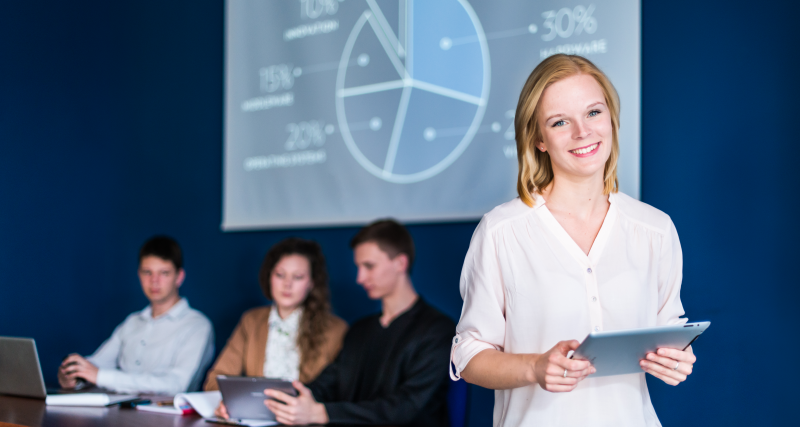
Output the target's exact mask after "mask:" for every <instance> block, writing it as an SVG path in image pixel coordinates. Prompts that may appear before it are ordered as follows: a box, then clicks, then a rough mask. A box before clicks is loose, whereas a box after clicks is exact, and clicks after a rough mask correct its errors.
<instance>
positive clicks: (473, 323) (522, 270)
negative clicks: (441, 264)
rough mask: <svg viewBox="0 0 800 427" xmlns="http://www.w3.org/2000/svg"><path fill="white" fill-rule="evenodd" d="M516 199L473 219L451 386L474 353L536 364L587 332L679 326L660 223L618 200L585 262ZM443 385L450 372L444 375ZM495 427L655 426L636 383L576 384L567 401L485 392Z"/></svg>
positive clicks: (671, 235) (540, 209)
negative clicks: (527, 358)
mask: <svg viewBox="0 0 800 427" xmlns="http://www.w3.org/2000/svg"><path fill="white" fill-rule="evenodd" d="M536 200H537V203H536V205H535V206H534V207H533V208H531V207H528V206H526V205H525V204H524V203H523V202H522V201H521V200H520V199H514V200H512V201H510V202H508V203H505V204H502V205H500V206H498V207H496V208H495V209H493V210H492V211H491V212H489V213H488V214H486V215H484V217H483V219H482V220H481V222H480V224H479V225H478V228H477V229H476V230H475V233H474V234H473V236H472V241H471V242H470V246H469V251H468V252H467V257H466V259H465V260H464V268H463V270H462V271H461V297H462V298H463V299H464V307H463V309H462V312H461V319H460V321H459V323H458V327H457V328H456V336H455V337H454V338H453V344H452V351H451V361H452V362H453V365H454V366H455V369H456V372H455V376H454V378H458V377H459V375H460V373H461V371H462V370H464V368H465V367H466V366H467V363H469V361H470V359H472V358H473V357H474V356H475V355H476V354H478V353H479V352H481V351H483V350H486V349H492V348H493V349H497V350H499V351H503V352H506V353H544V352H546V351H548V350H549V349H551V348H552V347H553V346H554V345H555V344H556V343H558V342H559V341H562V340H571V339H575V340H578V341H583V339H584V338H586V336H587V335H588V334H589V332H591V331H593V330H594V331H610V330H618V329H632V328H643V327H652V326H657V325H674V324H683V323H685V322H686V320H687V319H684V318H681V317H680V316H682V315H683V314H684V311H683V306H682V305H681V300H680V288H681V279H682V268H683V259H682V254H681V246H680V242H679V241H678V234H677V232H676V231H675V226H674V225H673V223H672V220H670V218H669V216H667V215H666V214H664V213H663V212H661V211H659V210H658V209H655V208H653V207H651V206H649V205H647V204H645V203H642V202H639V201H637V200H635V199H633V198H631V197H629V196H626V195H624V194H621V193H618V194H611V195H610V196H609V202H610V207H609V209H608V213H607V214H606V218H605V220H604V221H603V225H602V227H601V228H600V232H599V233H598V235H597V238H596V239H595V241H594V244H593V245H592V248H591V250H590V252H589V255H588V256H587V255H586V254H585V253H584V252H583V251H582V250H581V249H580V247H578V245H577V244H576V243H575V242H574V241H573V240H572V238H571V237H570V236H569V234H567V232H566V231H565V230H564V228H563V227H561V225H560V224H559V223H558V221H557V220H556V219H555V217H554V216H553V215H552V214H551V213H550V211H549V210H548V209H547V206H545V202H544V200H543V198H542V197H536ZM451 376H453V373H452V372H451ZM494 425H495V426H518V425H541V426H551V425H558V426H660V425H661V423H660V422H659V421H658V417H656V414H655V411H654V410H653V405H652V404H651V403H650V395H649V394H648V391H647V384H646V382H645V374H644V372H642V373H640V374H629V375H618V376H610V377H599V378H592V376H589V377H587V378H586V379H585V380H583V381H582V382H580V383H579V384H578V386H577V387H576V388H575V390H573V391H572V392H569V393H551V392H548V391H546V390H544V389H542V388H541V387H540V386H539V385H538V384H535V385H531V386H527V387H520V388H516V389H511V390H496V391H495V405H494Z"/></svg>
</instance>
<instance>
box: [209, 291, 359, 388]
mask: <svg viewBox="0 0 800 427" xmlns="http://www.w3.org/2000/svg"><path fill="white" fill-rule="evenodd" d="M270 308H271V307H270V306H267V307H256V308H253V309H251V310H248V311H246V312H245V313H244V314H243V315H242V319H241V320H239V324H238V325H236V329H234V330H233V335H231V337H230V338H229V339H228V343H227V344H225V348H223V349H222V353H220V355H219V357H217V361H216V362H215V363H214V366H213V367H211V370H210V371H208V376H207V377H206V382H205V385H203V389H204V390H206V391H209V390H218V389H219V386H218V385H217V375H234V376H239V375H244V376H248V377H261V376H263V375H264V358H265V357H266V349H267V335H268V334H269V311H270ZM345 332H347V323H345V321H344V320H342V319H340V318H338V317H336V316H334V315H331V320H330V322H329V324H328V329H327V331H326V332H325V342H324V343H323V344H322V348H321V351H320V356H319V357H317V359H316V360H311V361H308V362H306V364H305V365H304V366H300V382H302V383H305V384H308V383H310V382H311V381H312V380H313V379H314V378H316V377H317V375H319V374H320V372H322V370H323V369H325V367H326V366H328V364H330V363H331V362H333V359H335V358H336V355H338V354H339V350H341V349H342V340H344V334H345Z"/></svg>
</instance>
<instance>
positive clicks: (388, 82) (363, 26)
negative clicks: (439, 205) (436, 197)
mask: <svg viewBox="0 0 800 427" xmlns="http://www.w3.org/2000/svg"><path fill="white" fill-rule="evenodd" d="M370 3H371V4H372V6H371V9H368V10H365V11H364V13H363V14H362V17H361V18H360V19H359V20H358V22H357V23H356V24H355V26H354V28H353V30H352V31H351V33H350V36H349V38H348V41H347V43H346V45H345V49H344V52H343V53H342V59H341V61H340V66H339V74H338V75H337V92H336V93H337V104H336V105H337V117H338V119H339V123H340V128H341V131H342V137H343V139H344V142H345V144H346V146H347V148H348V150H349V151H350V153H351V154H352V155H353V157H354V158H355V160H356V161H357V162H358V163H359V164H360V165H361V166H362V167H364V168H365V169H366V170H367V171H369V172H370V173H372V174H373V175H375V176H377V177H379V178H381V179H384V180H386V181H389V182H395V183H412V182H418V181H421V180H425V179H428V178H430V177H432V176H435V175H436V174H438V173H440V172H441V171H443V170H444V169H446V168H447V167H448V166H449V165H450V164H452V163H453V162H454V161H455V160H456V159H457V158H458V157H459V156H460V155H461V153H462V152H463V151H464V150H465V149H466V147H467V146H468V145H469V143H470V142H471V141H472V138H473V137H474V135H475V132H476V131H477V129H478V126H479V125H480V122H481V120H482V119H483V113H484V111H485V109H486V101H487V99H488V95H489V73H490V70H489V56H488V55H489V54H488V48H487V45H486V39H485V36H484V34H483V30H482V29H481V27H480V23H479V22H478V20H477V17H476V16H475V13H474V11H473V10H472V8H471V7H470V6H469V4H468V3H467V2H466V1H463V0H417V1H412V0H407V3H406V4H407V5H408V9H407V12H408V19H407V22H408V25H407V26H406V27H404V29H405V33H406V34H407V36H408V45H407V46H406V50H405V56H404V57H401V56H402V55H399V54H398V52H397V51H396V50H395V49H394V45H393V44H392V43H390V42H387V40H396V36H395V35H394V34H393V31H394V29H393V28H389V27H387V26H386V25H384V24H382V23H381V22H382V19H379V16H381V15H382V13H381V12H380V10H376V8H377V7H378V6H376V4H377V3H375V2H370ZM380 4H381V6H383V5H384V3H383V2H381V3H380ZM443 40H446V41H447V42H443ZM359 57H360V58H361V59H362V61H361V62H359V65H358V66H355V65H352V64H353V61H354V60H355V61H358V58H359ZM365 57H369V65H363V63H364V62H365V61H364V60H363V59H364V58H365ZM372 114H374V115H375V116H376V117H380V118H381V120H382V128H381V130H380V131H373V132H369V131H363V123H364V120H365V119H366V117H367V116H370V115H372Z"/></svg>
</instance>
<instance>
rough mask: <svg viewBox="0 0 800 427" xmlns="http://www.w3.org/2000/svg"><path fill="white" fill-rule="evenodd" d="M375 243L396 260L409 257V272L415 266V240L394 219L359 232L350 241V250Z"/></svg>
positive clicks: (384, 220)
mask: <svg viewBox="0 0 800 427" xmlns="http://www.w3.org/2000/svg"><path fill="white" fill-rule="evenodd" d="M367 242H374V243H375V244H377V245H378V247H379V248H380V249H381V250H382V251H383V252H385V253H386V255H389V258H392V259H394V257H396V256H397V255H400V254H405V256H406V257H408V270H407V271H408V272H409V273H410V272H411V267H412V266H413V265H414V240H413V239H412V238H411V234H410V233H409V232H408V230H407V229H406V228H405V227H403V225H402V224H400V223H399V222H397V221H395V220H394V219H392V218H386V219H380V220H377V221H375V222H373V223H372V224H369V225H367V226H366V227H364V228H362V229H361V230H359V232H358V234H356V235H355V236H354V237H353V240H350V248H352V249H355V248H356V246H358V245H360V244H362V243H367Z"/></svg>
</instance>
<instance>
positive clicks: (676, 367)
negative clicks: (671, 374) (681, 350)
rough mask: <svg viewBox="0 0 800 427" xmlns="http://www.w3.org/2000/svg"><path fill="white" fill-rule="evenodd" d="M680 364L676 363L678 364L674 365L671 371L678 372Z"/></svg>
mask: <svg viewBox="0 0 800 427" xmlns="http://www.w3.org/2000/svg"><path fill="white" fill-rule="evenodd" d="M680 364H681V362H678V363H676V364H675V367H674V368H672V370H673V371H677V370H678V366H680Z"/></svg>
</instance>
